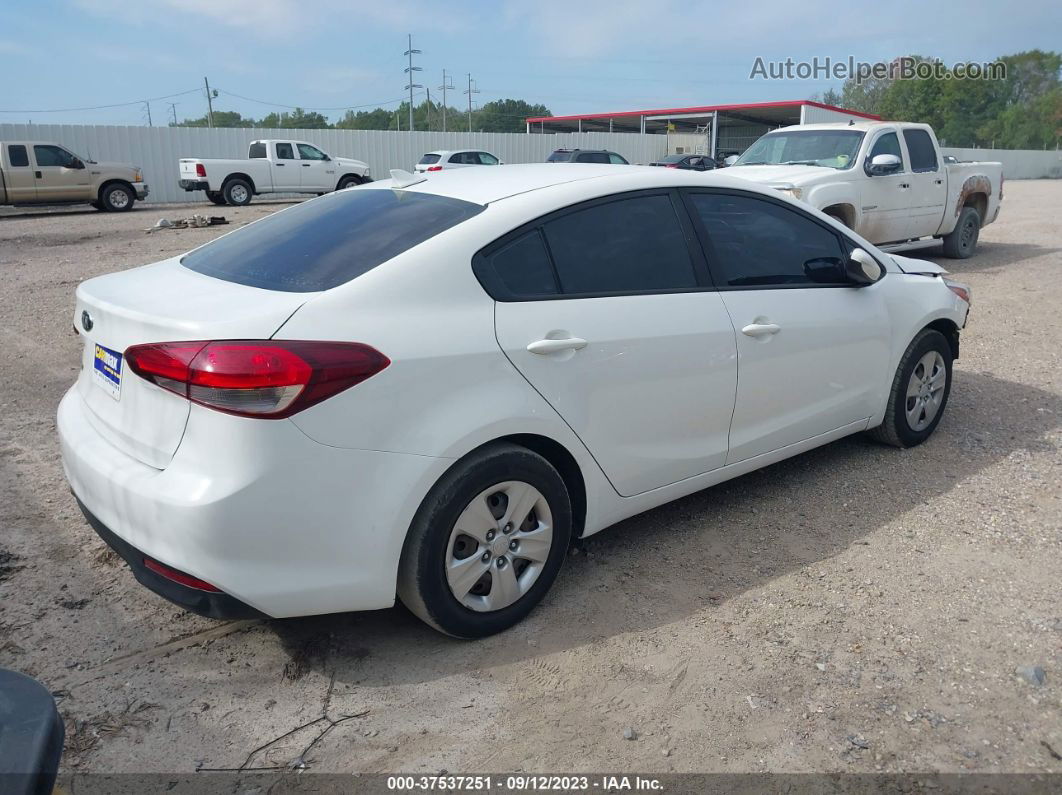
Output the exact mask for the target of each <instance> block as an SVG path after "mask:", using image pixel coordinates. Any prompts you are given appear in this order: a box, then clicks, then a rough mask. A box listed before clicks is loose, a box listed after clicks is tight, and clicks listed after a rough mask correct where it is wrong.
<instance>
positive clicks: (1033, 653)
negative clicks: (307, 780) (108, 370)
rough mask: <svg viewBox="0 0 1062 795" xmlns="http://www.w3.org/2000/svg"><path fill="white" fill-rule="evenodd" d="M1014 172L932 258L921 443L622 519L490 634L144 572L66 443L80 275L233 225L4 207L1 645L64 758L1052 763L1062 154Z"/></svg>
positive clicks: (718, 764)
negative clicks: (975, 237)
mask: <svg viewBox="0 0 1062 795" xmlns="http://www.w3.org/2000/svg"><path fill="white" fill-rule="evenodd" d="M1006 194H1007V195H1006V200H1005V202H1004V206H1003V213H1002V218H1001V220H1000V221H999V222H998V223H996V224H994V225H992V226H989V227H988V228H987V229H985V230H984V232H983V234H982V237H981V246H980V249H979V251H978V253H977V255H976V256H975V257H974V258H973V259H971V260H967V261H950V260H943V259H940V260H938V261H940V262H941V263H942V264H943V265H944V266H945V267H946V268H948V269H950V270H951V271H952V272H953V273H954V274H956V275H957V278H960V279H962V280H964V281H966V282H968V283H970V284H971V285H972V286H973V289H974V305H973V314H972V318H971V321H970V324H969V327H968V329H967V331H966V332H964V334H963V343H962V359H961V360H960V361H959V362H958V363H957V365H956V372H955V383H954V389H953V391H952V396H951V402H950V403H949V405H948V409H947V414H946V416H945V417H944V420H943V423H942V424H941V425H940V427H939V429H938V430H937V433H936V435H935V436H934V437H933V438H932V440H931V441H930V442H929V443H927V444H925V445H923V446H922V447H919V448H916V449H913V450H907V451H898V450H894V449H891V448H886V447H882V446H878V445H876V444H874V443H872V442H870V441H868V440H866V439H864V438H862V437H853V438H849V439H846V440H843V441H840V442H837V443H835V444H831V445H829V446H827V447H825V448H821V449H819V450H816V451H814V452H811V453H808V454H805V455H802V456H799V457H798V458H795V459H792V460H790V461H787V462H785V463H782V464H778V465H775V466H772V467H770V468H768V469H766V470H763V471H760V472H757V473H754V474H751V475H748V476H746V477H743V478H740V479H738V480H736V481H733V482H731V483H729V484H725V485H722V486H719V487H716V488H713V489H710V490H708V491H704V492H701V493H698V494H695V495H693V496H691V497H688V498H686V499H683V500H681V501H679V502H676V503H673V504H671V505H668V506H665V507H663V508H660V509H657V510H654V511H651V512H649V513H646V514H644V515H642V516H638V517H636V518H633V519H630V520H628V521H625V522H623V523H622V524H621V525H619V526H617V527H614V528H611V529H610V530H608V531H606V532H604V533H602V534H600V535H598V536H595V537H594V538H592V539H590V540H589V541H588V542H587V543H585V544H584V545H582V546H581V547H579V548H577V549H576V550H574V551H573V552H572V554H571V555H570V556H569V558H568V560H567V562H566V566H565V568H564V570H563V571H562V573H561V576H560V578H559V580H558V582H557V584H556V585H555V587H554V588H553V591H552V592H551V594H550V595H549V596H548V597H547V600H546V602H545V603H544V604H543V605H542V606H541V607H539V608H538V609H537V610H536V611H535V612H534V613H533V614H532V616H531V618H530V619H529V620H528V621H526V622H525V623H524V624H522V625H521V626H519V627H517V628H516V629H513V630H511V631H509V632H507V633H505V634H503V635H501V636H497V637H494V638H491V639H488V640H485V641H480V642H474V643H469V642H461V641H455V640H450V639H447V638H444V637H442V636H440V635H438V634H436V633H435V632H433V631H432V630H430V629H428V628H427V627H425V626H423V625H422V624H420V622H418V621H417V620H416V619H414V618H413V617H412V616H411V615H410V614H409V613H408V612H407V611H406V610H405V609H403V608H402V607H396V608H394V609H391V610H385V611H379V612H375V613H364V614H352V615H337V616H326V617H319V618H313V619H299V620H284V621H261V622H230V623H219V622H214V621H210V620H207V619H202V618H198V617H196V616H192V615H189V614H187V613H184V612H182V611H181V610H179V609H177V608H175V607H173V606H171V605H170V604H169V603H167V602H165V601H163V600H162V599H160V598H159V597H156V596H155V595H153V594H151V593H149V592H148V591H146V590H144V589H143V588H141V587H140V586H139V585H138V584H137V583H136V582H135V581H134V579H133V577H132V576H131V575H130V573H129V572H128V570H127V569H126V568H125V566H124V564H122V563H121V561H120V560H119V559H118V558H117V557H116V556H115V555H114V554H113V553H110V552H109V551H108V550H106V548H105V547H104V545H103V543H102V542H101V541H100V540H99V539H98V538H97V537H96V536H95V534H94V533H93V532H92V531H91V530H90V529H89V527H88V526H87V525H86V524H85V522H84V521H83V519H82V517H81V515H80V513H79V512H78V509H77V507H76V505H75V503H74V500H73V498H72V497H71V496H70V494H69V492H68V490H67V486H66V483H65V481H64V478H63V474H62V470H61V467H60V462H59V452H58V445H57V442H56V436H55V409H56V405H57V404H58V402H59V399H60V397H61V395H62V393H63V392H64V390H66V389H67V388H68V387H69V386H70V384H71V383H72V382H73V381H74V378H75V376H76V372H77V369H78V367H79V352H78V347H79V340H78V338H77V336H75V334H74V333H73V332H72V330H71V323H72V310H73V295H74V288H75V286H76V285H77V284H78V283H79V282H80V281H82V280H83V279H86V278H88V277H91V276H95V275H97V274H101V273H105V272H108V271H113V270H118V269H122V268H128V267H132V266H136V265H141V264H144V263H148V262H152V261H154V260H158V259H161V258H163V257H166V256H169V255H172V254H175V253H177V252H180V251H182V250H184V249H187V248H190V247H192V246H193V245H195V244H198V243H199V242H201V241H204V240H207V239H209V238H211V237H213V236H214V235H216V234H218V233H220V232H222V231H225V229H227V228H231V227H221V228H215V229H206V230H199V229H192V230H168V231H163V232H159V233H156V234H145V233H144V231H143V230H144V228H145V227H148V226H150V225H151V224H153V223H154V222H155V220H156V219H157V218H159V217H161V216H163V215H165V216H167V217H170V218H179V217H183V216H186V215H189V214H190V213H191V209H189V208H188V207H172V206H171V207H164V208H163V207H150V208H145V209H138V210H136V211H135V212H132V213H128V214H124V215H109V214H103V213H98V212H96V211H93V210H86V211H80V210H78V211H63V212H44V213H41V212H24V211H14V212H6V211H5V212H4V213H2V214H0V273H2V276H3V292H2V295H3V300H2V301H0V345H2V348H0V351H2V353H0V415H2V419H3V421H2V430H0V665H3V666H7V667H11V668H15V669H18V670H21V671H24V672H27V673H29V674H31V675H33V676H36V677H39V678H40V679H42V680H43V681H44V682H45V683H46V684H47V685H48V686H49V687H50V688H52V689H53V691H54V692H55V693H56V694H57V697H58V699H59V702H60V709H61V711H62V713H63V715H64V717H65V719H66V721H67V745H66V754H65V757H64V768H65V769H66V770H67V771H98V772H121V771H144V770H148V771H168V772H191V771H193V770H195V769H196V768H197V767H201V766H205V767H213V768H222V767H238V766H240V765H243V764H245V763H246V764H248V765H249V766H252V767H264V766H272V765H287V764H288V763H290V762H292V761H297V760H298V759H299V757H300V755H303V754H304V753H305V756H304V758H303V760H302V761H305V762H306V763H307V764H308V765H309V766H310V768H311V769H313V770H318V771H329V772H346V771H362V772H389V771H399V770H401V771H425V772H438V771H439V770H443V769H445V770H448V771H450V772H463V773H482V772H492V771H494V772H497V771H516V770H523V771H542V772H577V771H586V772H589V771H604V770H628V771H643V772H648V773H652V772H658V773H663V772H668V771H679V772H687V771H698V772H705V771H725V772H744V771H756V772H759V771H789V772H799V771H864V772H873V771H929V770H937V771H980V772H1001V771H1009V772H1031V771H1041V772H1043V771H1054V772H1062V761H1060V760H1062V756H1060V755H1062V708H1060V707H1062V562H1060V560H1062V559H1060V553H1062V499H1060V483H1062V455H1060V440H1062V435H1060V426H1062V312H1060V311H1059V310H1060V307H1062V227H1060V225H1059V223H1058V209H1059V208H1060V207H1062V181H1053V182H1051V181H1029V182H1008V183H1007V186H1006ZM279 206H282V205H281V204H267V203H259V204H254V205H251V206H250V207H248V208H241V209H235V208H231V207H227V208H216V209H215V208H211V210H212V211H213V212H215V213H217V212H220V213H221V214H224V215H226V216H228V218H229V219H230V221H233V222H237V223H239V222H243V221H246V220H248V219H251V218H255V217H259V216H261V215H262V214H264V213H268V212H271V211H273V210H275V209H276V208H277V207H279ZM196 209H197V210H198V211H202V207H198V208H196ZM939 253H940V252H939V249H931V250H929V252H928V255H929V256H930V257H931V258H936V257H937V256H938V255H939ZM916 256H919V255H916ZM921 256H926V254H922V255H921ZM1020 666H1040V667H1042V669H1043V671H1044V672H1045V681H1044V682H1043V683H1042V684H1037V683H1036V678H1035V676H1033V675H1032V674H1031V673H1030V674H1029V676H1030V677H1031V681H1030V680H1029V679H1026V678H1023V677H1022V676H1021V675H1019V674H1018V673H1017V672H1016V669H1018V668H1019V667H1020ZM324 715H327V716H328V720H327V721H323V720H320V718H321V717H322V716H324ZM349 716H355V717H349ZM344 718H349V719H345V720H342V722H339V723H336V725H335V726H334V727H332V728H331V729H330V731H328V732H327V733H326V734H325V735H324V736H323V737H322V738H321V739H320V740H319V741H318V742H316V743H315V744H314V745H313V747H312V748H311V750H310V751H309V752H305V749H306V748H307V746H309V745H310V743H311V741H313V740H314V738H315V737H317V736H318V735H319V734H321V732H322V730H323V729H325V728H328V727H329V726H330V722H331V721H339V720H340V719H344ZM314 721H316V722H314ZM311 722H313V723H311ZM304 724H310V725H306V726H304ZM303 726H304V727H303ZM299 727H303V728H299ZM628 729H630V730H632V731H630V732H628V731H627V730H628ZM293 730H295V731H293ZM289 732H292V733H291V734H287V733H289ZM625 733H626V734H627V735H628V736H632V737H633V739H627V738H626V737H625ZM286 734H287V736H285V737H283V739H281V740H280V741H278V742H276V743H273V744H272V745H268V747H266V748H265V749H264V750H258V751H256V749H259V748H260V747H261V746H264V745H266V744H267V743H269V742H270V740H272V739H274V738H278V737H282V736H283V735H286Z"/></svg>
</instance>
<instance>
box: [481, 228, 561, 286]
mask: <svg viewBox="0 0 1062 795" xmlns="http://www.w3.org/2000/svg"><path fill="white" fill-rule="evenodd" d="M490 264H491V267H493V268H494V272H495V273H496V274H497V276H498V278H499V279H500V280H501V282H502V284H503V285H504V286H505V288H506V289H507V290H508V291H509V292H510V293H511V294H512V295H514V296H518V297H520V298H521V299H526V298H533V297H535V296H546V295H556V294H557V292H558V288H557V279H556V276H555V275H554V272H553V264H552V263H551V262H550V259H549V252H548V251H546V245H545V243H544V242H543V240H542V230H540V229H532V230H531V231H530V232H528V233H527V234H525V235H521V236H520V237H518V238H517V239H516V240H513V241H512V242H510V243H507V244H506V245H505V246H503V247H502V248H500V249H499V250H498V251H496V252H495V253H494V254H492V255H491V257H490Z"/></svg>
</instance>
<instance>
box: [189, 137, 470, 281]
mask: <svg viewBox="0 0 1062 795" xmlns="http://www.w3.org/2000/svg"><path fill="white" fill-rule="evenodd" d="M289 146H290V144H289ZM278 147H279V145H278ZM483 210H484V207H483V206H482V205H479V204H473V203H472V202H466V201H461V200H459V199H451V198H449V197H446V196H436V195H433V194H429V193H416V192H412V191H396V190H387V189H378V190H346V191H339V192H338V193H335V194H332V195H331V196H330V197H328V198H326V199H321V200H318V201H311V202H305V203H303V204H298V205H295V206H294V207H290V208H288V209H286V210H283V211H281V212H278V213H275V214H273V215H271V216H269V217H267V218H263V219H262V220H261V221H257V222H255V223H253V224H249V225H248V226H245V227H243V228H242V229H237V230H236V231H234V232H231V233H229V234H227V235H225V236H224V237H219V238H218V239H217V240H214V241H212V242H210V243H207V244H206V245H205V246H202V247H200V248H197V249H195V250H194V251H192V252H190V253H188V254H186V255H185V256H184V258H183V259H182V260H181V263H182V264H183V265H184V266H185V267H186V268H188V269H190V270H193V271H195V272H196V273H202V274H204V275H206V276H213V277H214V278H217V279H223V280H225V281H228V282H236V283H237V284H245V285H247V286H249V287H260V288H262V289H265V290H281V291H285V292H293V293H304V292H316V291H318V290H328V289H330V288H332V287H335V286H337V285H340V284H343V283H345V282H348V281H350V280H351V279H355V278H357V277H358V276H360V275H361V274H363V273H366V272H368V271H370V270H372V269H373V268H375V267H377V266H378V265H380V264H382V263H384V262H386V261H387V260H389V259H391V258H393V257H396V256H398V255H399V254H401V253H403V252H405V251H408V250H409V249H411V248H413V247H414V246H416V245H418V244H420V243H423V242H424V241H425V240H428V239H429V238H432V237H434V236H435V235H437V234H439V233H440V232H444V231H445V230H447V229H450V228H451V227H453V226H456V225H457V224H459V223H461V222H462V221H465V220H467V219H469V218H471V217H473V216H474V215H477V214H478V213H481V212H482V211H483Z"/></svg>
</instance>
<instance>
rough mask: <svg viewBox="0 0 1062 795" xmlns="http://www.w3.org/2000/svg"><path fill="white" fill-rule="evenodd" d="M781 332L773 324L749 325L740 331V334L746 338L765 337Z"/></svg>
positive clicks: (779, 327) (777, 326) (780, 328)
mask: <svg viewBox="0 0 1062 795" xmlns="http://www.w3.org/2000/svg"><path fill="white" fill-rule="evenodd" d="M781 330H782V327H781V326H779V325H776V324H775V323H750V324H749V325H747V326H745V328H743V329H741V333H742V334H744V335H745V336H746V337H766V336H768V335H770V334H777V333H778V332H779V331H781Z"/></svg>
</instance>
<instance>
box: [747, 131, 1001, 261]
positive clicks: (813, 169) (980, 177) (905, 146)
mask: <svg viewBox="0 0 1062 795" xmlns="http://www.w3.org/2000/svg"><path fill="white" fill-rule="evenodd" d="M731 173H732V174H733V175H734V176H740V177H743V178H744V179H748V180H752V181H754V182H758V183H760V184H761V185H769V186H771V187H774V188H777V189H778V190H781V191H784V192H786V193H788V194H789V195H790V196H792V197H794V198H796V199H800V200H801V201H804V202H807V203H808V204H810V205H811V206H812V207H816V208H818V209H820V210H822V211H823V212H825V213H826V214H827V215H832V216H833V217H834V218H836V219H837V220H838V221H840V222H841V223H843V224H844V225H845V226H847V227H849V228H851V229H854V230H855V231H856V232H858V233H859V234H861V235H862V236H863V237H865V238H866V239H867V240H870V241H872V242H873V243H875V244H879V245H888V246H889V248H890V250H901V249H904V248H910V247H915V246H926V245H933V244H934V242H935V241H943V243H944V254H945V255H946V256H948V257H957V258H960V259H962V258H965V257H969V256H971V255H972V254H973V253H974V250H975V249H976V247H977V239H978V236H979V235H980V232H981V229H982V227H984V226H986V225H987V224H990V223H992V222H993V221H995V220H996V218H997V217H998V215H999V208H1000V203H1001V202H1002V200H1003V165H1002V164H1001V163H988V162H984V163H948V162H946V161H945V160H944V159H943V157H942V156H941V152H940V147H939V146H938V145H937V138H936V135H934V133H933V128H932V127H930V126H929V125H928V124H910V123H906V122H860V123H851V124H805V125H800V126H795V127H783V128H782V129H780V130H776V131H774V132H770V133H767V134H766V135H764V136H762V137H761V138H760V139H759V140H758V141H756V143H754V144H753V145H752V146H750V147H749V148H748V149H747V150H745V153H744V154H742V155H741V157H740V158H738V160H737V162H736V163H735V164H734V167H733V171H732V172H731Z"/></svg>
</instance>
